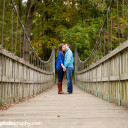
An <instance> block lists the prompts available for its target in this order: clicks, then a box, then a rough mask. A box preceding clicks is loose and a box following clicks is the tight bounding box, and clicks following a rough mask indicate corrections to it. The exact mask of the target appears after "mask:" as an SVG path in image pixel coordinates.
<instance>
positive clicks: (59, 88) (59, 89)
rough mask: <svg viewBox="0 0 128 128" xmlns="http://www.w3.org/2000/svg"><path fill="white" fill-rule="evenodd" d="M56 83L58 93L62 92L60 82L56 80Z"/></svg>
mask: <svg viewBox="0 0 128 128" xmlns="http://www.w3.org/2000/svg"><path fill="white" fill-rule="evenodd" d="M57 85H58V94H63V93H62V92H61V82H58V83H57Z"/></svg>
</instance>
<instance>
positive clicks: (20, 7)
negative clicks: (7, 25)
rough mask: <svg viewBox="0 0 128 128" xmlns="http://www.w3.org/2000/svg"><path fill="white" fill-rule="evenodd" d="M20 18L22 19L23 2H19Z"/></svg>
mask: <svg viewBox="0 0 128 128" xmlns="http://www.w3.org/2000/svg"><path fill="white" fill-rule="evenodd" d="M19 16H20V18H21V17H22V0H19Z"/></svg>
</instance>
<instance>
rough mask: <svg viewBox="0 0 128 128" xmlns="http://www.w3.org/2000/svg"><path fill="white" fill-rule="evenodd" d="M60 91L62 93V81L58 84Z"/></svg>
mask: <svg viewBox="0 0 128 128" xmlns="http://www.w3.org/2000/svg"><path fill="white" fill-rule="evenodd" d="M60 91H61V93H62V94H64V92H63V91H62V82H61V84H60Z"/></svg>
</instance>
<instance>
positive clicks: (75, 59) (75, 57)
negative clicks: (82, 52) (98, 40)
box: [74, 47, 77, 83]
mask: <svg viewBox="0 0 128 128" xmlns="http://www.w3.org/2000/svg"><path fill="white" fill-rule="evenodd" d="M76 71H77V48H76V47H75V50H74V82H75V83H76Z"/></svg>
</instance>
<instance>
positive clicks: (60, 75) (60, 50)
mask: <svg viewBox="0 0 128 128" xmlns="http://www.w3.org/2000/svg"><path fill="white" fill-rule="evenodd" d="M64 51H65V45H64V44H62V43H61V44H60V45H59V48H58V53H57V60H56V69H57V73H58V83H57V85H58V94H63V93H64V92H63V91H62V81H63V76H64V71H63V67H62V66H61V65H63V64H64Z"/></svg>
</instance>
